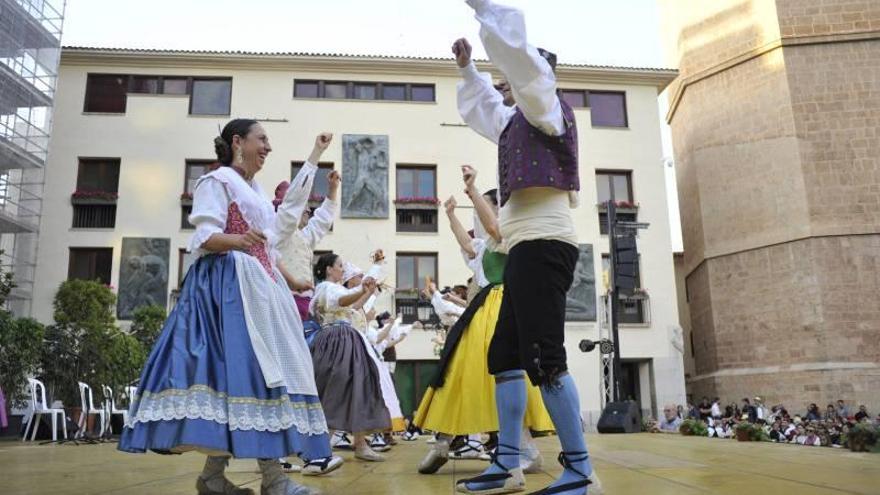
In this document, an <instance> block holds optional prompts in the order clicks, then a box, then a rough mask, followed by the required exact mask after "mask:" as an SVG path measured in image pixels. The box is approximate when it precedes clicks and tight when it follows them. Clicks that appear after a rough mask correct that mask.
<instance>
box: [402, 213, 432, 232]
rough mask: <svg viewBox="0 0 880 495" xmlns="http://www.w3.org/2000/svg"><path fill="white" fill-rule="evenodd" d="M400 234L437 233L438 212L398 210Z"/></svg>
mask: <svg viewBox="0 0 880 495" xmlns="http://www.w3.org/2000/svg"><path fill="white" fill-rule="evenodd" d="M397 231H398V232H437V210H423V209H420V210H416V209H413V210H410V209H406V208H400V207H398V208H397Z"/></svg>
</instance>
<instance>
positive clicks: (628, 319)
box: [601, 294, 651, 325]
mask: <svg viewBox="0 0 880 495" xmlns="http://www.w3.org/2000/svg"><path fill="white" fill-rule="evenodd" d="M601 302H602V306H601V307H602V308H606V307H608V296H602V297H601ZM617 316H618V319H617V323H618V324H621V325H650V324H651V300H650V298H648V296H647V294H642V295H636V296H623V295H621V296H620V300H619V304H618V305H617ZM605 320H606V318H605V317H604V316H603V317H602V321H605Z"/></svg>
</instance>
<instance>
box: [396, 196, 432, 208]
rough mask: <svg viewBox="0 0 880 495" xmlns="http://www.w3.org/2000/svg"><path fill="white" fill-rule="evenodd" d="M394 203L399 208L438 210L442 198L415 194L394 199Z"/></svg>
mask: <svg viewBox="0 0 880 495" xmlns="http://www.w3.org/2000/svg"><path fill="white" fill-rule="evenodd" d="M394 204H395V205H397V207H398V208H402V209H405V210H436V209H437V206H439V205H440V200H439V199H437V198H429V197H416V196H413V197H406V198H397V199H395V200H394Z"/></svg>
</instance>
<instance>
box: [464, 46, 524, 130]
mask: <svg viewBox="0 0 880 495" xmlns="http://www.w3.org/2000/svg"><path fill="white" fill-rule="evenodd" d="M460 72H461V77H462V81H461V82H460V83H458V113H459V114H460V115H461V118H462V119H463V120H464V122H465V123H466V124H467V125H468V126H469V127H470V128H471V129H473V130H475V131H477V133H478V134H480V135H481V136H483V137H485V138H486V139H488V140H489V141H492V142H493V143H495V144H498V139H499V138H500V137H501V133H502V132H504V128H505V127H507V123H508V122H510V119H511V118H513V115H514V114H515V113H516V110H515V109H514V108H512V107H507V106H504V98H503V97H502V96H501V93H499V92H498V91H497V90H496V89H495V87H494V86H493V85H492V76H491V75H489V74H486V73H480V72H478V71H477V68H476V66H474V63H473V62H471V63H470V64H468V66H467V67H464V68H463V69H460Z"/></svg>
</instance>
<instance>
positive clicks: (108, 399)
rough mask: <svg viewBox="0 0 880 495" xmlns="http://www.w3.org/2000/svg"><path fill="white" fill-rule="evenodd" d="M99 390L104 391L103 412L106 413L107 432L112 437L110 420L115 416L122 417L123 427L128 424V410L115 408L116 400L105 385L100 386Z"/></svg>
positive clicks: (110, 389) (111, 390) (111, 391)
mask: <svg viewBox="0 0 880 495" xmlns="http://www.w3.org/2000/svg"><path fill="white" fill-rule="evenodd" d="M101 388H102V389H103V390H104V410H106V411H107V430H109V431H110V434H111V435H112V434H113V424H112V422H111V418H113V416H116V415H119V416H122V424H123V427H124V426H125V424H126V423H128V410H126V409H117V408H116V399H115V398H114V397H113V389H112V388H110V387H108V386H107V385H102V386H101Z"/></svg>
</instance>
